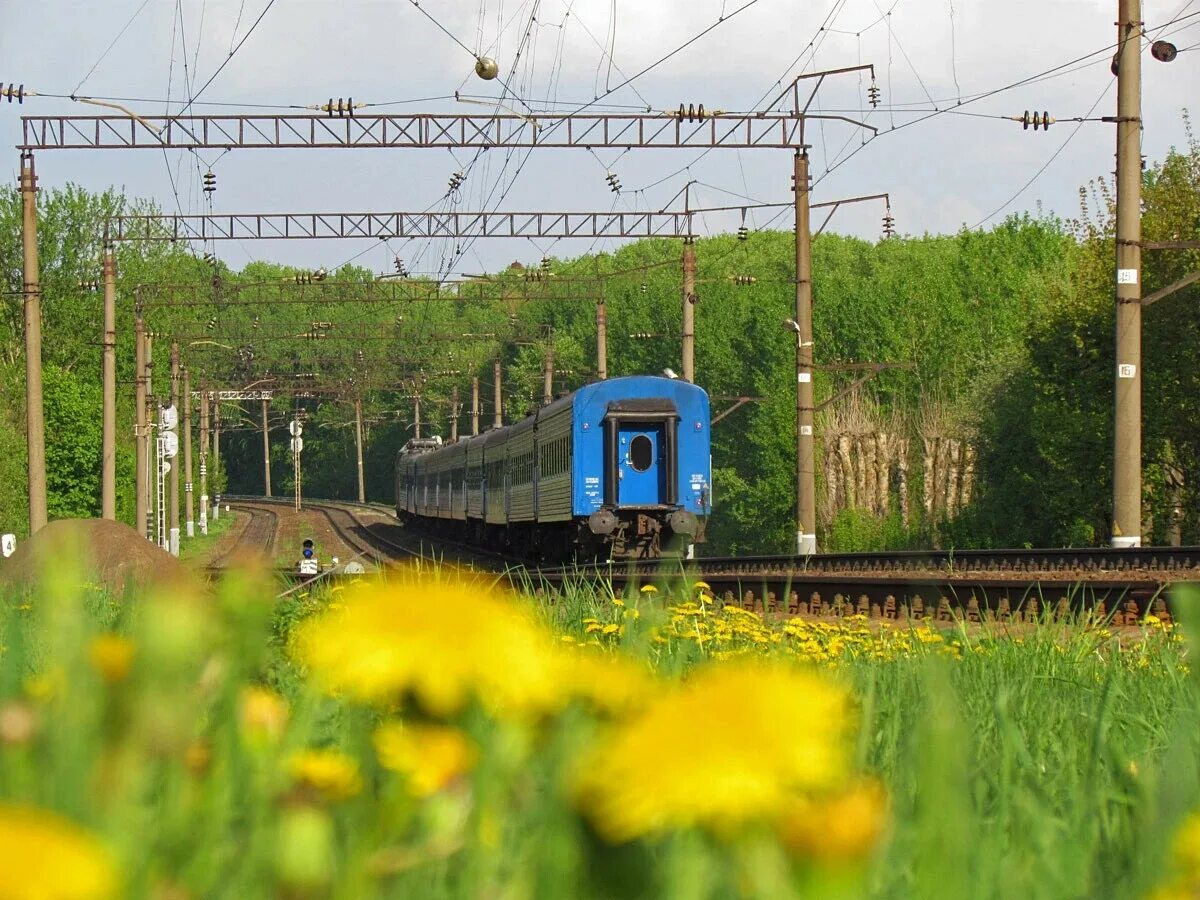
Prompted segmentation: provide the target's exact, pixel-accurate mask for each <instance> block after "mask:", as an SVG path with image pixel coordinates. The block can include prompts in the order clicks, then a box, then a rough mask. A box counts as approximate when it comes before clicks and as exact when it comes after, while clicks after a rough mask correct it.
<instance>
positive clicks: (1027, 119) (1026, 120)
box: [1017, 110, 1058, 131]
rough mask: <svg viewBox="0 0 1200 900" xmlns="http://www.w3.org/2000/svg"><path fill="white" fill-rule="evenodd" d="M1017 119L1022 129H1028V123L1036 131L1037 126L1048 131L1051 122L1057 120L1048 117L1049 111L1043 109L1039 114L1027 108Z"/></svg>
mask: <svg viewBox="0 0 1200 900" xmlns="http://www.w3.org/2000/svg"><path fill="white" fill-rule="evenodd" d="M1017 121H1018V122H1020V123H1021V128H1022V130H1024V131H1028V130H1029V126H1030V125H1032V126H1033V130H1034V131H1037V130H1038V129H1039V128H1041V129H1042V130H1044V131H1049V130H1050V125H1051V123H1053V122H1057V121H1058V120H1057V119H1052V118H1051V117H1050V113H1048V112H1045V111H1043V112H1042V114H1041V115H1040V116H1039V115H1038V114H1037V112H1036V111H1034V112H1032V113H1031V112H1030V111H1029V110H1025V114H1024V115H1022V116H1021V118H1020V119H1018V120H1017Z"/></svg>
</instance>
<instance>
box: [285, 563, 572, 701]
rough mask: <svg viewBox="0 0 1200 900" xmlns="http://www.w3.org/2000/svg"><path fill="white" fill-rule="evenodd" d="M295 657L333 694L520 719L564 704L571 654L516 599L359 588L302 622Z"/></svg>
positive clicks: (458, 588)
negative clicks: (472, 704) (479, 706)
mask: <svg viewBox="0 0 1200 900" xmlns="http://www.w3.org/2000/svg"><path fill="white" fill-rule="evenodd" d="M589 630H591V629H590V626H589ZM296 652H297V655H298V656H299V657H300V659H301V660H302V661H303V662H304V663H305V664H306V665H307V666H308V668H309V670H310V672H311V673H312V675H313V676H314V677H315V678H316V679H317V680H318V681H319V682H320V683H322V684H323V685H324V686H325V687H326V688H327V689H329V690H331V691H333V692H335V693H342V694H345V695H347V696H350V697H353V698H355V699H358V700H363V701H367V702H375V703H393V702H395V701H398V700H402V699H404V698H411V699H413V700H414V701H416V702H417V703H418V704H419V705H420V707H421V708H422V709H423V710H425V711H426V712H428V713H429V714H431V715H434V716H448V715H451V714H453V713H456V712H458V711H459V710H461V709H462V708H463V707H465V706H466V705H467V703H468V702H469V701H470V700H471V699H472V698H478V699H479V701H480V702H482V703H483V705H484V706H485V707H486V708H487V709H488V710H489V711H490V712H491V713H493V714H497V715H499V714H505V715H511V716H513V717H517V718H522V717H529V716H533V715H537V714H541V713H545V712H552V711H555V710H557V709H560V708H561V707H562V706H564V705H565V704H566V703H567V702H568V700H569V699H570V698H569V695H568V694H567V692H566V691H564V689H563V686H562V679H561V678H560V674H561V669H562V666H563V664H564V660H565V659H566V658H567V656H566V654H569V653H570V652H571V651H570V650H568V649H567V648H564V647H562V646H561V644H560V642H559V641H558V640H557V639H556V638H555V637H554V636H553V635H552V634H551V633H550V632H549V631H547V630H546V628H545V627H544V626H543V625H542V624H541V623H539V622H537V621H535V619H534V618H533V616H532V615H531V614H530V613H528V612H527V611H525V610H524V609H522V608H520V607H518V606H517V605H516V603H515V602H510V601H508V600H507V599H502V598H500V597H495V596H490V595H488V594H487V593H485V592H484V590H483V589H482V588H480V587H479V586H475V585H469V584H450V583H446V582H432V583H431V582H424V583H422V582H407V583H405V582H403V581H400V582H393V583H389V584H379V585H365V586H364V587H363V588H361V589H360V590H359V591H357V592H356V593H354V594H353V595H351V596H350V599H349V600H347V602H346V606H345V608H344V609H341V610H338V611H334V612H326V613H323V614H321V615H318V616H316V617H314V618H312V619H310V620H308V621H307V622H306V623H305V624H304V625H303V626H301V628H300V632H299V635H298V639H297V643H296Z"/></svg>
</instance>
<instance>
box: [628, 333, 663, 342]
mask: <svg viewBox="0 0 1200 900" xmlns="http://www.w3.org/2000/svg"><path fill="white" fill-rule="evenodd" d="M629 336H630V337H631V338H633V339H634V340H642V341H645V340H653V339H654V338H656V337H658V335H657V334H653V333H651V332H649V331H634V332H632V333H631V334H630V335H629Z"/></svg>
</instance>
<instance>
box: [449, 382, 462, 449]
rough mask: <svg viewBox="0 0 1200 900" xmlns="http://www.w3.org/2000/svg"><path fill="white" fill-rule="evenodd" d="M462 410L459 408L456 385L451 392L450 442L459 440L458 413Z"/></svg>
mask: <svg viewBox="0 0 1200 900" xmlns="http://www.w3.org/2000/svg"><path fill="white" fill-rule="evenodd" d="M461 412H462V410H460V409H459V408H458V387H457V386H455V388H454V390H453V391H452V392H451V394H450V443H452V444H453V443H456V442H457V441H458V415H459V413H461Z"/></svg>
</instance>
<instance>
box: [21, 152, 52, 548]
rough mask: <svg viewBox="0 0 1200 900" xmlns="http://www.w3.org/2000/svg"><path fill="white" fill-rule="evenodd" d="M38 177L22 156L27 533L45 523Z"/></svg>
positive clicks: (29, 156)
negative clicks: (27, 473) (27, 465)
mask: <svg viewBox="0 0 1200 900" xmlns="http://www.w3.org/2000/svg"><path fill="white" fill-rule="evenodd" d="M37 190H38V188H37V175H36V173H35V172H34V168H33V154H32V153H30V152H28V151H26V152H25V153H22V154H21V250H22V253H23V260H24V277H25V285H24V287H25V290H24V301H25V302H24V307H25V444H26V447H27V448H28V452H29V533H30V534H34V533H35V532H37V531H38V530H39V529H40V528H41V527H42V526H43V525H45V524H46V519H47V517H48V514H47V512H46V424H45V419H44V413H43V410H42V286H41V270H40V268H39V266H38V246H37Z"/></svg>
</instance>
